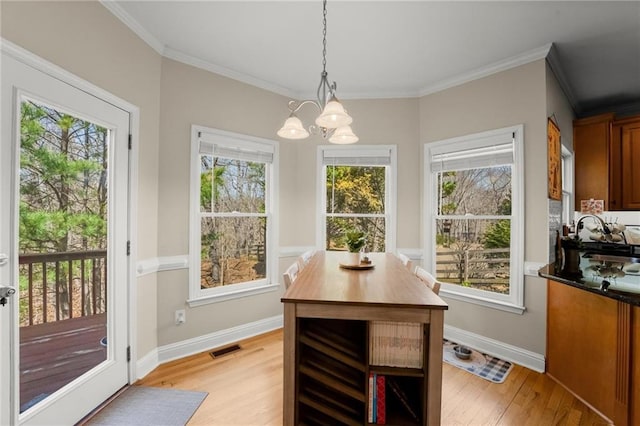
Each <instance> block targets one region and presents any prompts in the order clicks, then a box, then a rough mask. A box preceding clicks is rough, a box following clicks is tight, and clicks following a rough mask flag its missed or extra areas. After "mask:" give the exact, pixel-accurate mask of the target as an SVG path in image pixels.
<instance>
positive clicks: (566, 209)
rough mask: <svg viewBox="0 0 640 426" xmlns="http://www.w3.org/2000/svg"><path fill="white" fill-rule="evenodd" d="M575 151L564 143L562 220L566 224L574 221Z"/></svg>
mask: <svg viewBox="0 0 640 426" xmlns="http://www.w3.org/2000/svg"><path fill="white" fill-rule="evenodd" d="M574 158H575V157H574V156H573V152H571V151H570V150H569V148H567V147H566V146H564V145H562V201H563V204H562V220H563V222H564V223H565V224H567V225H568V224H570V223H571V222H572V221H573V216H574V211H575V200H574V190H573V168H574Z"/></svg>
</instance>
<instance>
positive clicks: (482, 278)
mask: <svg viewBox="0 0 640 426" xmlns="http://www.w3.org/2000/svg"><path fill="white" fill-rule="evenodd" d="M509 255H510V250H509V248H500V249H473V250H471V249H464V250H446V251H445V250H439V251H438V252H437V254H436V264H437V266H438V267H437V269H436V277H437V278H438V279H439V280H441V281H445V282H447V281H448V282H455V283H465V284H468V285H470V286H473V285H491V284H509V271H510V263H511V259H510V258H509ZM452 280H453V281H452Z"/></svg>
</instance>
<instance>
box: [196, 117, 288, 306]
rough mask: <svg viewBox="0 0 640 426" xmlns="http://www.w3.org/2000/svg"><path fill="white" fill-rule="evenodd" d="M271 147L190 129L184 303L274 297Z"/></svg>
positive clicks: (258, 141) (273, 168) (273, 165)
mask: <svg viewBox="0 0 640 426" xmlns="http://www.w3.org/2000/svg"><path fill="white" fill-rule="evenodd" d="M277 149H278V146H277V143H276V142H273V141H269V140H264V139H258V138H253V137H249V136H244V135H239V134H235V133H229V132H223V131H220V130H215V129H208V128H204V127H199V126H193V128H192V135H191V212H192V215H191V241H190V252H191V253H190V260H191V267H190V277H189V280H190V294H189V298H190V300H189V303H190V304H191V305H198V304H201V303H208V302H211V301H220V300H227V299H230V298H233V297H240V296H247V295H249V294H256V293H261V292H264V291H269V290H275V289H276V288H277V287H278V284H277V282H278V281H277V280H275V279H272V278H273V276H272V275H273V273H274V271H276V268H275V266H274V261H275V253H276V249H277V244H276V242H275V235H276V234H275V223H274V222H275V219H274V217H275V216H274V208H275V206H277V200H276V199H275V193H276V192H275V191H274V188H275V187H276V184H275V182H276V170H277V164H276V162H277Z"/></svg>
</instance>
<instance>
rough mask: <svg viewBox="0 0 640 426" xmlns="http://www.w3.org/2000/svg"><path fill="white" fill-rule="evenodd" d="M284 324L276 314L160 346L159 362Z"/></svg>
mask: <svg viewBox="0 0 640 426" xmlns="http://www.w3.org/2000/svg"><path fill="white" fill-rule="evenodd" d="M282 325H283V316H282V315H276V316H274V317H270V318H265V319H262V320H259V321H255V322H252V323H249V324H242V325H239V326H237V327H232V328H229V329H226V330H221V331H216V332H214V333H210V334H205V335H203V336H198V337H195V338H193V339H188V340H183V341H181V342H176V343H171V344H169V345H164V346H160V347H159V348H158V362H159V364H163V363H165V362H169V361H173V360H174V359H180V358H184V357H186V356H189V355H193V354H197V353H200V352H204V351H206V350H209V349H213V348H218V347H220V346H224V345H228V344H231V343H235V342H238V341H240V340H243V339H247V338H249V337H253V336H257V335H259V334H263V333H266V332H268V331H272V330H276V329H278V328H282Z"/></svg>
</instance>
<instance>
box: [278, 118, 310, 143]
mask: <svg viewBox="0 0 640 426" xmlns="http://www.w3.org/2000/svg"><path fill="white" fill-rule="evenodd" d="M278 136H280V137H281V138H285V139H305V138H308V137H309V132H308V131H307V129H305V128H304V127H303V126H302V121H300V119H299V118H298V117H296V116H295V115H294V114H291V115H290V116H289V118H287V119H286V121H285V122H284V125H283V126H282V128H281V129H280V130H278Z"/></svg>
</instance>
